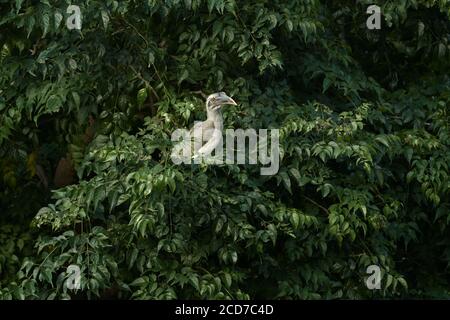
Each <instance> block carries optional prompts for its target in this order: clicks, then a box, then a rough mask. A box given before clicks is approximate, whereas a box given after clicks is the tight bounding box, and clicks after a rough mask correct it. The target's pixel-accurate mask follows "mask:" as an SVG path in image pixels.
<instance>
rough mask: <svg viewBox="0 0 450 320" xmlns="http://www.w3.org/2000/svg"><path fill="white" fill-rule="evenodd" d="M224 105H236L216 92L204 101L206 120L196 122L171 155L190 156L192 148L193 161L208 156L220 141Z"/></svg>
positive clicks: (230, 99)
mask: <svg viewBox="0 0 450 320" xmlns="http://www.w3.org/2000/svg"><path fill="white" fill-rule="evenodd" d="M224 105H234V106H235V105H237V103H236V102H235V101H234V100H233V99H232V98H230V97H229V96H228V95H227V94H226V93H225V92H216V93H213V94H211V95H209V96H208V98H207V99H206V120H205V121H202V122H197V123H196V124H195V125H194V126H193V127H192V128H191V130H190V131H189V138H190V139H188V140H183V141H181V142H180V143H178V144H177V145H175V147H174V150H173V153H172V154H173V155H174V156H175V157H179V156H180V153H181V154H182V156H183V157H186V156H190V155H191V154H192V153H191V150H192V146H193V151H194V153H193V157H192V158H193V159H195V158H197V157H199V156H201V157H203V156H209V155H210V154H211V152H212V151H213V150H214V149H215V148H216V147H217V145H218V144H219V143H220V141H221V139H222V130H223V118H222V112H221V110H222V107H223V106H224Z"/></svg>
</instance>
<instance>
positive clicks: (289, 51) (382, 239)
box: [0, 0, 450, 299]
mask: <svg viewBox="0 0 450 320" xmlns="http://www.w3.org/2000/svg"><path fill="white" fill-rule="evenodd" d="M373 2H374V1H350V0H347V1H326V2H324V1H322V2H319V1H317V0H290V1H281V0H275V1H266V0H260V1H245V2H240V1H239V2H238V1H233V0H208V1H202V0H188V1H178V0H164V1H157V0H148V1H134V0H128V1H121V2H119V1H111V0H107V1H92V0H91V1H87V0H82V1H78V3H79V7H80V12H81V13H82V25H81V30H77V29H76V28H75V29H71V30H70V29H68V28H67V27H66V26H65V21H66V20H65V19H67V18H68V17H69V15H70V14H69V13H67V7H68V6H69V5H70V2H69V1H65V0H57V1H52V4H50V2H49V1H32V0H23V1H15V2H11V1H4V0H0V12H2V14H1V16H0V48H1V53H0V65H1V67H0V68H1V69H0V112H1V115H0V119H1V120H0V121H1V122H0V123H1V126H0V144H1V145H0V149H1V150H0V153H1V162H0V176H1V177H2V179H0V184H1V186H2V190H3V191H2V192H1V193H0V206H1V208H2V210H1V213H0V221H1V224H0V298H4V299H8V298H14V299H24V298H27V299H33V298H41V299H42V298H48V299H61V298H74V297H79V298H92V299H94V298H98V297H111V298H133V299H173V298H189V299H190V298H208V299H210V298H219V299H224V298H235V299H246V298H280V299H332V298H341V297H342V298H372V297H377V298H379V297H386V298H395V297H397V298H398V297H409V298H410V297H425V298H448V297H449V290H448V284H449V278H448V272H447V271H446V268H447V266H448V263H449V261H450V239H449V236H448V228H449V223H450V210H449V179H448V164H449V163H450V151H449V150H450V149H449V133H450V131H449V111H448V110H449V109H448V104H449V103H450V79H449V76H448V74H449V55H450V54H449V53H450V44H449V43H448V41H449V38H450V24H449V18H450V4H449V2H448V1H442V0H441V1H435V0H408V1H406V0H405V1H396V2H395V3H394V2H390V1H375V3H376V4H377V5H379V6H380V7H381V12H382V14H383V16H382V25H381V29H380V30H369V29H367V27H366V20H367V18H368V15H367V14H366V9H367V7H368V6H369V5H371V4H373ZM222 90H223V91H226V92H227V93H228V94H230V95H232V96H233V97H234V98H235V100H236V101H237V102H238V104H239V106H238V107H236V108H234V109H233V110H228V111H225V112H224V123H225V128H242V129H248V128H257V129H259V128H276V129H279V130H280V144H281V148H282V160H281V165H280V170H279V172H278V173H277V174H276V175H273V176H261V175H260V174H259V168H258V167H257V166H253V165H237V164H235V165H228V164H226V165H221V166H214V165H193V166H179V165H174V164H173V163H172V162H171V160H170V151H171V147H172V145H173V144H172V141H171V139H170V135H171V133H172V132H173V131H174V130H175V129H177V128H185V127H190V126H191V125H192V123H193V122H194V121H195V120H203V119H204V117H205V114H204V101H203V97H202V95H201V94H199V92H203V93H212V92H216V91H222ZM70 265H76V266H79V267H80V272H81V289H80V290H78V291H72V290H69V289H68V288H67V282H66V280H67V278H68V276H69V275H68V273H67V268H68V267H69V266H70ZM371 265H377V266H379V267H380V268H381V270H382V271H383V276H382V285H381V288H382V289H381V290H368V289H367V287H366V286H365V282H364V279H365V277H366V276H367V273H366V270H367V268H368V267H369V266H371Z"/></svg>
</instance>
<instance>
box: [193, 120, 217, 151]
mask: <svg viewBox="0 0 450 320" xmlns="http://www.w3.org/2000/svg"><path fill="white" fill-rule="evenodd" d="M213 132H214V121H212V120H205V121H202V122H197V123H196V124H195V125H194V126H193V127H192V129H191V130H190V132H189V133H190V135H191V139H192V142H193V143H194V153H197V151H198V150H199V149H200V148H201V147H202V144H203V142H204V141H208V140H209V139H211V137H212V135H213Z"/></svg>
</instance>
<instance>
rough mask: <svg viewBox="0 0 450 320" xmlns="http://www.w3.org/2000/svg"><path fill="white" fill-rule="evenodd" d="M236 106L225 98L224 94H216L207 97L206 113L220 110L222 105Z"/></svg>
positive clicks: (227, 97)
mask: <svg viewBox="0 0 450 320" xmlns="http://www.w3.org/2000/svg"><path fill="white" fill-rule="evenodd" d="M227 104H228V105H232V106H236V105H237V103H236V102H235V101H234V100H233V99H232V98H230V97H229V96H227V94H226V93H225V92H216V93H213V94H211V95H209V96H208V98H207V99H206V109H208V111H215V110H220V109H221V108H222V106H224V105H227Z"/></svg>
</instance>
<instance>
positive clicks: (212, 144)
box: [195, 121, 222, 156]
mask: <svg viewBox="0 0 450 320" xmlns="http://www.w3.org/2000/svg"><path fill="white" fill-rule="evenodd" d="M211 122H212V121H211ZM206 135H207V136H208V138H207V141H208V142H206V143H205V144H204V145H203V146H202V147H201V148H200V149H198V151H197V150H195V153H198V154H202V155H207V156H208V155H211V152H212V151H213V150H214V149H215V148H216V147H217V145H218V144H219V143H220V142H221V141H222V131H221V130H220V129H218V128H216V127H215V126H214V122H212V127H208V129H207V133H206Z"/></svg>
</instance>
